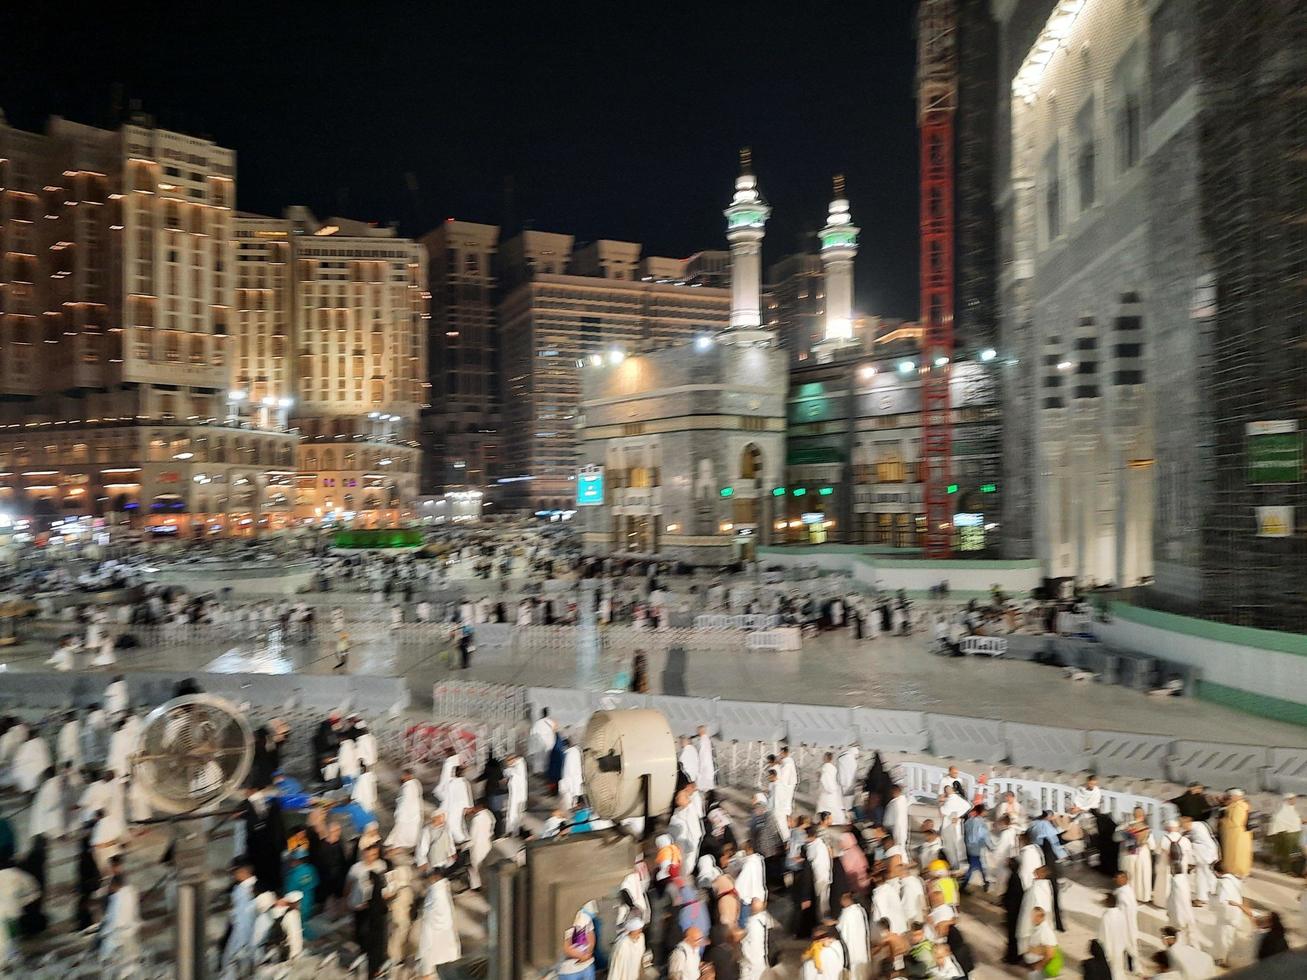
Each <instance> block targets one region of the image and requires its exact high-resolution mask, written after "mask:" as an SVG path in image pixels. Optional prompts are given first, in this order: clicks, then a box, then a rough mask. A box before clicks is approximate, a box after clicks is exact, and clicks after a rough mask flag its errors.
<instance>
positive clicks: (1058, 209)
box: [1040, 143, 1062, 242]
mask: <svg viewBox="0 0 1307 980" xmlns="http://www.w3.org/2000/svg"><path fill="white" fill-rule="evenodd" d="M1040 183H1041V184H1042V185H1043V191H1044V231H1045V234H1046V240H1047V241H1049V242H1051V241H1053V240H1054V239H1056V238H1057V237H1058V236H1059V235H1061V234H1062V154H1061V148H1060V147H1059V146H1058V144H1057V143H1054V144H1053V146H1052V147H1051V148H1050V149H1049V151H1048V153H1047V154H1045V156H1044V167H1043V174H1042V179H1041V181H1040Z"/></svg>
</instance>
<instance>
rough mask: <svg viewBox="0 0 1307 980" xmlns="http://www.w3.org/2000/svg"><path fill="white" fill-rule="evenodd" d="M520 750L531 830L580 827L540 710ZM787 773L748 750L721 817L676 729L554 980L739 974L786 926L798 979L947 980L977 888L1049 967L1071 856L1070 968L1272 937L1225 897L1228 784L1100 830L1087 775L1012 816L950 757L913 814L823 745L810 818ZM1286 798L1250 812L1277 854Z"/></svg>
mask: <svg viewBox="0 0 1307 980" xmlns="http://www.w3.org/2000/svg"><path fill="white" fill-rule="evenodd" d="M528 754H529V756H530V758H531V762H532V766H533V769H534V770H535V771H537V772H540V773H541V774H542V775H543V776H544V778H545V779H546V781H547V784H548V786H549V788H550V790H551V792H555V793H556V794H557V799H558V806H557V808H556V809H555V810H554V812H553V815H552V817H551V818H550V822H549V824H547V825H546V830H545V833H546V834H548V833H553V832H559V831H560V830H561V832H567V828H569V827H571V826H575V825H577V824H578V823H579V824H581V825H583V826H585V827H587V828H588V827H591V826H594V825H595V824H594V821H593V820H591V819H590V817H589V815H588V810H587V809H586V806H585V801H584V798H583V796H582V786H581V777H580V771H581V769H580V767H581V761H580V753H579V750H578V749H577V747H576V746H575V745H572V744H571V743H570V742H569V740H568V739H567V738H566V736H565V735H563V734H561V733H560V732H559V731H558V729H557V727H556V726H555V725H554V723H553V721H552V719H550V718H549V716H548V713H547V712H546V713H545V714H544V716H543V717H542V718H541V719H540V720H539V721H537V722H536V723H535V725H534V726H533V728H532V731H531V738H530V750H529V753H528ZM798 784H799V773H798V772H797V770H796V764H795V760H794V758H793V757H792V755H791V754H790V752H789V750H788V747H785V746H782V747H781V748H780V750H779V752H778V753H777V754H776V755H775V756H772V757H769V758H768V760H767V766H766V770H765V773H764V776H763V783H762V786H761V787H760V789H759V791H758V792H757V793H756V795H754V796H753V797H752V808H751V812H750V813H749V815H748V816H747V817H746V818H745V819H744V820H737V819H735V818H733V816H732V815H731V814H730V812H728V809H727V806H726V803H725V802H724V800H723V799H722V798H721V796H720V795H719V793H718V787H717V783H716V766H715V763H714V758H713V743H712V740H711V738H710V737H709V735H708V733H707V731H706V730H704V729H700V730H699V733H698V735H697V736H696V737H694V738H690V739H683V740H682V745H681V749H680V755H679V758H678V780H677V788H676V794H675V800H674V804H673V808H672V811H671V816H670V819H669V821H668V822H667V824H666V826H665V828H664V829H663V832H662V833H660V834H658V835H657V836H656V842H655V844H654V845H653V846H652V847H649V848H646V850H645V853H644V856H643V860H641V861H640V862H639V863H638V864H637V865H636V866H635V867H634V868H633V869H632V871H631V874H630V875H628V876H627V878H626V879H625V880H624V881H623V883H622V886H621V891H620V894H619V897H618V898H619V902H620V907H619V910H618V917H617V921H618V935H617V937H616V938H615V940H613V941H612V942H611V943H609V942H606V941H605V940H606V937H604V936H602V935H600V931H601V923H600V915H599V907H598V904H597V902H592V903H590V904H588V905H587V906H586V907H584V908H583V909H581V910H580V911H578V913H577V916H576V919H575V922H574V923H573V926H572V929H571V930H569V932H568V934H567V935H566V936H564V937H563V945H564V949H565V960H564V962H563V963H562V965H561V967H560V976H562V977H573V978H580V980H584V978H588V977H593V976H595V975H596V971H600V972H602V971H603V970H604V969H606V970H607V976H608V977H609V978H610V980H637V978H639V977H642V976H644V975H645V974H644V973H643V972H642V970H643V966H642V964H643V963H644V962H646V961H647V962H649V963H651V964H652V966H653V967H655V968H656V969H657V970H658V972H659V975H660V976H667V977H669V978H671V980H696V978H699V977H701V976H713V977H716V978H719V980H734V978H737V977H738V978H745V980H758V978H761V977H763V976H769V975H771V974H768V973H767V971H768V969H769V967H771V966H773V965H774V964H775V963H776V961H777V959H778V956H779V951H780V943H781V940H783V939H785V938H787V937H793V939H795V940H800V941H801V942H802V945H803V953H802V961H801V962H802V968H801V976H802V977H803V978H804V980H840V978H843V977H848V978H850V980H869V978H873V977H917V978H953V977H966V976H968V975H969V974H970V973H971V971H972V970H973V969H974V967H975V962H976V958H975V954H974V952H973V950H972V947H971V945H970V943H969V942H968V940H967V938H966V937H967V936H968V935H970V934H971V932H972V928H971V926H970V925H969V924H968V923H967V922H966V919H965V917H964V915H963V911H962V906H961V896H962V895H963V894H966V893H967V892H968V890H969V889H970V888H972V887H974V886H975V885H976V884H977V883H979V885H980V887H981V888H982V889H983V891H984V892H985V893H987V894H989V895H990V897H991V899H993V900H996V901H997V902H998V904H1000V905H1001V907H1002V908H1003V910H1004V913H1005V927H1006V933H1007V937H1006V939H1007V944H1006V949H1005V953H1004V962H1005V963H1009V964H1013V965H1015V966H1017V967H1018V968H1019V969H1020V971H1021V975H1022V976H1030V977H1032V978H1033V977H1053V976H1059V975H1061V973H1062V970H1063V968H1064V965H1065V964H1066V962H1067V961H1068V959H1069V958H1070V957H1071V956H1072V954H1073V951H1072V950H1068V949H1064V948H1063V947H1062V945H1061V941H1060V934H1061V933H1062V932H1064V931H1065V930H1064V925H1065V924H1064V922H1063V917H1062V907H1061V895H1062V891H1063V888H1064V886H1065V882H1064V880H1063V873H1064V871H1065V870H1066V869H1067V867H1068V864H1069V862H1073V861H1074V862H1084V863H1085V864H1087V865H1088V866H1089V867H1091V868H1092V869H1094V870H1093V871H1091V872H1088V873H1089V874H1091V875H1092V874H1096V875H1098V876H1099V880H1100V881H1101V882H1102V888H1103V891H1102V897H1101V902H1102V911H1101V913H1100V917H1099V922H1098V928H1097V935H1096V937H1095V938H1094V939H1093V940H1092V941H1091V942H1090V943H1089V945H1088V948H1087V949H1085V950H1076V951H1074V952H1075V953H1076V954H1077V958H1080V957H1083V960H1082V963H1081V972H1082V975H1083V976H1085V977H1087V978H1094V980H1125V978H1127V977H1134V976H1152V977H1161V978H1167V980H1202V978H1206V977H1210V976H1214V975H1215V974H1216V972H1217V969H1218V966H1224V965H1226V964H1227V963H1228V961H1229V960H1230V958H1231V951H1232V950H1233V949H1234V948H1235V944H1236V942H1237V941H1238V938H1239V936H1240V935H1241V933H1242V932H1243V931H1244V929H1245V922H1246V921H1248V922H1251V923H1252V924H1253V927H1254V928H1255V930H1256V931H1257V934H1258V940H1257V944H1256V955H1257V957H1258V958H1259V959H1262V958H1265V957H1268V956H1271V955H1274V954H1275V953H1277V952H1280V951H1282V950H1283V949H1285V948H1286V945H1287V944H1286V940H1285V933H1284V927H1283V924H1282V923H1281V921H1280V919H1279V916H1278V915H1277V914H1276V913H1273V912H1272V913H1266V914H1262V913H1258V912H1256V911H1254V909H1253V907H1252V906H1251V904H1250V903H1249V902H1248V901H1247V900H1246V899H1245V898H1244V895H1243V880H1244V879H1245V878H1246V877H1247V876H1248V874H1249V873H1250V871H1251V862H1252V835H1251V831H1250V829H1249V821H1250V814H1249V808H1248V804H1247V801H1246V799H1245V798H1244V796H1243V794H1242V793H1241V792H1240V791H1238V790H1231V791H1229V792H1228V793H1227V794H1225V795H1224V796H1223V797H1221V798H1220V799H1219V800H1212V799H1210V798H1209V797H1208V796H1207V795H1206V794H1205V792H1204V788H1203V787H1201V786H1198V785H1194V786H1191V787H1190V788H1189V789H1188V790H1187V791H1186V792H1185V793H1184V794H1183V795H1181V796H1180V797H1178V798H1177V799H1175V800H1174V801H1171V807H1169V808H1168V812H1171V811H1172V809H1173V810H1174V814H1175V819H1170V820H1167V821H1166V822H1165V825H1164V830H1163V832H1161V833H1155V832H1154V830H1153V827H1152V823H1151V822H1150V820H1149V819H1148V817H1147V815H1146V814H1145V813H1144V811H1143V810H1135V811H1134V812H1133V814H1132V815H1131V817H1130V819H1129V820H1126V821H1124V822H1122V823H1121V824H1120V825H1119V826H1118V825H1117V824H1116V822H1115V821H1114V820H1113V819H1112V817H1111V816H1110V815H1109V813H1108V811H1107V809H1106V808H1105V807H1104V806H1103V797H1102V790H1101V789H1100V788H1099V786H1098V783H1097V779H1096V778H1095V777H1093V776H1090V777H1089V778H1088V779H1087V780H1086V781H1085V783H1084V785H1083V786H1082V787H1080V788H1079V789H1078V790H1077V791H1076V793H1075V794H1074V797H1073V799H1072V801H1071V803H1070V805H1069V806H1068V807H1067V811H1066V812H1065V813H1054V812H1051V811H1044V812H1039V813H1027V812H1026V811H1025V809H1024V808H1023V806H1022V804H1021V803H1020V802H1019V801H1018V800H1017V798H1016V797H1015V796H1014V794H1012V793H1005V794H1003V795H1002V796H1001V797H1000V798H997V799H995V798H993V794H992V793H990V792H988V791H987V787H986V785H985V781H984V780H978V781H975V782H973V781H972V780H971V779H970V778H969V777H967V776H965V775H963V774H961V773H960V772H959V771H958V770H957V769H956V767H951V768H950V769H949V770H948V771H947V773H946V774H945V775H944V776H943V778H942V779H941V782H940V785H939V787H938V794H937V796H936V798H935V804H936V805H937V807H938V809H937V812H936V813H935V814H934V815H932V816H930V817H928V818H926V819H924V820H921V821H920V823H916V822H914V821H913V820H912V819H911V818H910V816H909V805H910V801H909V799H908V797H907V795H906V794H905V793H904V791H903V789H902V788H901V787H900V786H899V785H896V784H895V782H894V779H893V775H892V773H891V772H890V771H888V770H887V768H886V766H885V765H884V763H883V762H882V760H881V758H880V755H879V753H876V754H875V755H874V758H873V760H872V762H871V764H870V766H869V767H868V768H867V770H866V771H865V772H862V771H861V760H860V751H859V749H858V747H857V746H850V747H847V748H845V749H843V750H842V751H840V752H839V753H838V754H837V753H833V752H828V753H826V754H825V756H824V758H823V760H822V763H821V766H820V769H819V771H818V772H817V774H816V797H815V806H814V809H813V811H812V812H811V814H805V813H800V812H798V811H797V810H796V807H795V792H796V788H797V786H798ZM1294 802H1295V801H1294V799H1293V798H1292V797H1288V798H1286V799H1285V800H1284V801H1283V803H1282V804H1281V806H1280V808H1279V810H1277V812H1276V813H1275V814H1274V816H1273V818H1272V819H1271V821H1270V823H1269V824H1268V828H1267V832H1268V840H1269V841H1270V842H1271V843H1272V844H1273V845H1274V846H1275V847H1276V848H1277V852H1278V850H1279V849H1280V848H1281V847H1283V848H1285V849H1292V850H1293V851H1294V852H1298V853H1301V851H1302V821H1301V819H1300V818H1299V816H1298V813H1297V811H1296V809H1295V807H1294ZM1209 821H1210V822H1209ZM628 823H629V824H630V826H629V827H628V829H630V830H632V831H633V832H637V833H638V832H641V831H642V830H643V829H644V828H643V827H642V822H641V821H629V822H628ZM1213 828H1215V829H1213ZM1298 860H1299V864H1298V867H1301V858H1300V857H1299V859H1298ZM1140 904H1148V905H1153V906H1156V907H1159V908H1164V909H1165V910H1166V914H1167V919H1168V925H1167V926H1166V928H1165V929H1164V930H1163V932H1162V937H1161V938H1162V948H1161V949H1159V950H1156V951H1155V952H1153V953H1151V954H1145V953H1144V952H1143V951H1142V950H1141V946H1140V938H1139V937H1140V932H1139V921H1138V916H1139V912H1138V910H1139V906H1140ZM1209 904H1210V905H1211V906H1212V908H1213V909H1214V911H1215V924H1214V925H1212V926H1209V927H1206V928H1200V926H1199V924H1198V921H1197V919H1196V916H1195V909H1196V908H1202V907H1203V906H1205V905H1209Z"/></svg>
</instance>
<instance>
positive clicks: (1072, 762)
mask: <svg viewBox="0 0 1307 980" xmlns="http://www.w3.org/2000/svg"><path fill="white" fill-rule="evenodd" d="M1003 737H1004V739H1005V740H1006V741H1007V758H1008V761H1009V762H1012V763H1015V764H1016V765H1018V766H1032V767H1034V768H1038V769H1057V770H1059V771H1060V772H1081V771H1083V770H1086V769H1089V768H1090V763H1089V747H1088V742H1087V739H1086V738H1085V733H1084V732H1080V731H1076V730H1074V729H1070V728H1053V727H1052V726H1050V725H1022V724H1017V723H1016V722H1011V721H1008V722H1004V723H1003Z"/></svg>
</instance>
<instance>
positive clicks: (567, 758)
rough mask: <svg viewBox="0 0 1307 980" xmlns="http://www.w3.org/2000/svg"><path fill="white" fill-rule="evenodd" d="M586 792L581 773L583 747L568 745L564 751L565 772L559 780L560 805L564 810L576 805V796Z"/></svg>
mask: <svg viewBox="0 0 1307 980" xmlns="http://www.w3.org/2000/svg"><path fill="white" fill-rule="evenodd" d="M583 792H585V785H584V783H583V782H582V775H581V747H580V746H579V745H568V747H567V749H566V751H564V752H563V774H562V776H561V777H560V778H559V780H558V805H559V806H560V807H562V808H563V809H564V810H570V809H572V807H574V806H576V798H577V797H578V796H580V795H581V794H582V793H583Z"/></svg>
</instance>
